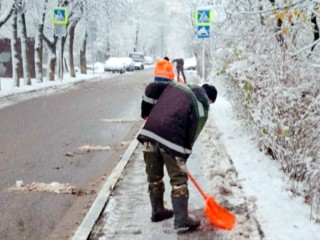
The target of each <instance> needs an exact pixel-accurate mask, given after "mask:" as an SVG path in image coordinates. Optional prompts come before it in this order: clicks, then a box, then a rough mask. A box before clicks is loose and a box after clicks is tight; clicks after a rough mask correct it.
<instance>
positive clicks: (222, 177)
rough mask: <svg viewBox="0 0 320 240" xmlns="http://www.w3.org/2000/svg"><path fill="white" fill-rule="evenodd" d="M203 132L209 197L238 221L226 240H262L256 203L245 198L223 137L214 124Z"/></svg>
mask: <svg viewBox="0 0 320 240" xmlns="http://www.w3.org/2000/svg"><path fill="white" fill-rule="evenodd" d="M203 131H204V132H203V134H202V138H201V142H202V157H203V160H202V161H203V165H204V169H206V171H205V175H206V178H207V180H208V182H209V189H210V192H209V194H210V195H211V196H213V197H214V198H215V200H216V201H217V202H218V203H219V204H220V205H221V206H223V207H224V208H226V209H228V210H229V211H231V212H232V213H233V214H235V215H236V218H237V223H236V226H235V228H234V230H232V231H231V232H230V233H229V236H228V237H227V236H226V238H225V239H230V240H231V239H232V240H233V239H237V240H241V239H252V240H254V239H257V240H258V239H261V238H262V237H263V232H262V230H261V229H260V226H259V224H258V222H257V220H256V218H255V217H254V213H255V211H256V204H255V201H256V199H255V198H254V197H251V198H248V199H247V198H246V197H245V194H244V193H243V191H242V185H241V181H240V180H239V179H238V173H237V170H236V169H235V167H234V165H233V162H232V160H231V158H230V157H229V156H228V155H227V154H226V152H225V149H224V146H223V144H222V143H221V133H220V132H219V130H218V129H217V128H216V126H214V125H213V123H212V122H208V123H207V125H206V128H205V129H204V130H203ZM208 150H210V151H208Z"/></svg>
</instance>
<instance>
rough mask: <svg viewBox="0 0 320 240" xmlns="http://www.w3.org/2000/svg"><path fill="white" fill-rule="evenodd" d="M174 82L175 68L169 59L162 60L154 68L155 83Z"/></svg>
mask: <svg viewBox="0 0 320 240" xmlns="http://www.w3.org/2000/svg"><path fill="white" fill-rule="evenodd" d="M173 80H174V70H173V66H172V64H171V62H170V60H169V58H168V57H164V58H162V59H160V60H159V61H158V62H157V63H156V66H155V67H154V81H155V82H169V81H173Z"/></svg>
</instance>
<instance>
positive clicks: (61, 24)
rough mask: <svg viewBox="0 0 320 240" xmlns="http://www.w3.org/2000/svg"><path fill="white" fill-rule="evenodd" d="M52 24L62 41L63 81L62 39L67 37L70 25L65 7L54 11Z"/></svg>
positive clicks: (61, 58) (61, 68)
mask: <svg viewBox="0 0 320 240" xmlns="http://www.w3.org/2000/svg"><path fill="white" fill-rule="evenodd" d="M59 4H61V0H59ZM51 16H52V18H51V20H52V23H53V25H54V35H55V36H56V37H58V38H59V40H60V51H59V58H58V59H59V77H60V79H61V81H62V79H63V52H62V49H63V46H62V38H63V37H65V36H66V35H67V28H66V25H67V24H68V13H67V8H65V7H56V8H54V9H53V10H52V15H51Z"/></svg>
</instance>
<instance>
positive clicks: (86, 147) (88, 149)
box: [78, 145, 111, 152]
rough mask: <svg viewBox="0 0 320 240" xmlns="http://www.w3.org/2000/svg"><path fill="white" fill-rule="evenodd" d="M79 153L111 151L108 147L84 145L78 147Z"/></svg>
mask: <svg viewBox="0 0 320 240" xmlns="http://www.w3.org/2000/svg"><path fill="white" fill-rule="evenodd" d="M78 149H79V150H80V151H81V152H91V151H108V150H111V147H110V146H92V145H84V146H80V147H78Z"/></svg>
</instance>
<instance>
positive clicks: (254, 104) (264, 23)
mask: <svg viewBox="0 0 320 240" xmlns="http://www.w3.org/2000/svg"><path fill="white" fill-rule="evenodd" d="M288 7H289V10H287V11H283V12H280V10H279V9H278V11H276V12H275V14H271V11H270V10H271V9H272V8H271V5H270V4H269V5H268V4H266V6H261V5H256V6H254V5H251V4H250V3H247V4H245V3H238V4H237V3H229V5H228V6H226V9H227V10H226V11H227V15H228V16H229V19H228V21H226V22H225V23H224V25H223V26H221V27H222V30H221V29H220V30H219V31H221V32H222V31H223V32H224V34H221V38H217V39H216V40H215V43H214V44H216V45H217V46H219V49H218V50H217V51H216V56H217V59H219V60H217V59H215V61H214V63H213V65H214V66H215V69H214V73H215V74H216V75H218V74H224V73H226V75H227V80H226V81H227V82H226V85H227V88H228V93H229V95H230V99H232V101H233V104H234V109H236V110H237V112H238V115H239V117H240V118H241V119H243V120H244V123H246V125H247V126H250V127H251V128H252V129H253V130H254V132H255V134H256V136H257V140H258V142H259V146H260V148H261V150H263V151H265V153H266V154H269V155H270V156H271V157H272V158H273V159H276V160H278V161H279V162H280V164H281V167H282V170H283V171H284V172H285V173H286V174H287V175H288V177H289V179H290V180H291V183H292V187H291V191H292V192H293V193H294V194H299V195H300V194H303V195H304V197H305V200H306V202H308V203H310V204H312V203H313V208H312V214H313V217H314V218H319V217H320V213H319V210H317V209H318V208H317V207H316V206H319V202H320V198H319V197H320V181H319V179H320V152H319V150H318V149H319V147H320V127H319V120H320V100H319V98H320V84H319V80H320V79H319V77H318V71H319V69H317V64H316V63H317V62H316V59H319V50H317V47H316V48H314V49H312V46H313V45H312V43H313V41H314V39H313V37H314V36H313V34H312V32H313V31H312V30H313V27H314V25H312V24H311V23H310V14H309V15H308V14H307V13H306V14H305V15H302V13H301V14H300V15H298V14H296V15H295V14H294V13H295V12H297V9H296V8H293V7H292V9H290V6H288ZM263 9H265V11H262V10H263ZM244 12H245V13H246V14H243V13H244ZM290 13H291V15H289V14H290ZM277 14H278V15H277ZM280 14H282V15H280ZM280 17H281V18H280ZM279 19H281V20H282V24H281V28H279V29H276V26H277V24H278V25H279ZM293 21H294V24H292V22H293ZM217 34H219V33H218V32H217ZM318 48H319V47H318Z"/></svg>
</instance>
